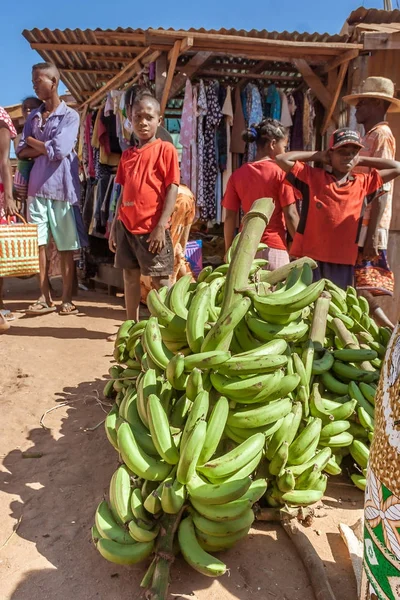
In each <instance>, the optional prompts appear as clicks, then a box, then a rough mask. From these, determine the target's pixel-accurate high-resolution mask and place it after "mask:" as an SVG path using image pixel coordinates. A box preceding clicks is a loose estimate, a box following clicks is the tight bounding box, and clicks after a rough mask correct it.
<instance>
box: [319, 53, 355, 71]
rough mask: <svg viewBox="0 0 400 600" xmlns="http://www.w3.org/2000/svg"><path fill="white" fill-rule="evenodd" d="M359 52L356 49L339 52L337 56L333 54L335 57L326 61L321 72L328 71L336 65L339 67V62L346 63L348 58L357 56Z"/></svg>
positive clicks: (351, 58)
mask: <svg viewBox="0 0 400 600" xmlns="http://www.w3.org/2000/svg"><path fill="white" fill-rule="evenodd" d="M358 54H359V51H358V50H357V49H356V50H349V51H348V52H344V53H343V54H339V56H335V58H333V59H332V60H330V61H329V62H327V63H326V64H325V66H324V68H323V69H322V72H323V73H329V71H332V70H333V69H336V68H337V67H340V65H341V64H343V63H346V62H348V61H350V60H353V59H354V58H357V56H358Z"/></svg>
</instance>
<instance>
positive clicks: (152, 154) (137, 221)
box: [109, 93, 180, 321]
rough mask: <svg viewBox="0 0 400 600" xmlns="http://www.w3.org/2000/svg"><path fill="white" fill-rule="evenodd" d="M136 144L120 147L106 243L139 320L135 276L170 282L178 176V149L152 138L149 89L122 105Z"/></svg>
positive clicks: (155, 108) (130, 310) (156, 110)
mask: <svg viewBox="0 0 400 600" xmlns="http://www.w3.org/2000/svg"><path fill="white" fill-rule="evenodd" d="M126 109H127V113H128V116H129V118H130V121H131V123H132V129H133V133H134V135H135V138H136V139H137V140H138V142H139V143H138V146H137V147H132V148H128V149H127V150H125V152H123V154H122V157H121V161H120V163H119V167H118V172H117V176H116V179H115V180H116V182H117V183H120V184H121V185H122V186H123V192H122V194H121V198H120V201H119V202H118V206H117V209H116V213H115V218H114V221H113V224H112V227H111V231H110V237H109V246H110V249H111V250H112V251H113V252H115V253H116V255H115V266H116V267H118V268H120V269H123V273H124V289H125V303H126V313H127V318H128V319H134V320H135V321H138V320H139V304H140V276H141V275H147V276H150V277H151V281H152V284H153V287H155V288H156V289H159V288H160V287H162V286H165V285H166V286H169V276H170V275H172V273H173V268H174V251H173V247H172V242H171V236H170V234H169V231H168V226H169V219H170V216H171V214H172V212H173V210H174V206H175V201H176V197H177V193H178V186H179V181H180V172H179V162H178V154H177V152H176V150H175V148H174V146H173V145H172V144H171V143H170V142H163V141H162V140H160V139H156V133H157V129H158V127H159V125H160V122H161V117H160V105H159V103H158V101H157V100H156V99H155V98H153V97H152V96H150V95H149V94H148V93H146V94H143V95H136V96H135V97H133V100H132V105H128V106H127V107H126Z"/></svg>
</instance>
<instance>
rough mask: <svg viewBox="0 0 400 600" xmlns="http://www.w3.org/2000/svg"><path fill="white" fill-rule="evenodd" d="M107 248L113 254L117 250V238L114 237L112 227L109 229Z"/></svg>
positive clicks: (113, 228)
mask: <svg viewBox="0 0 400 600" xmlns="http://www.w3.org/2000/svg"><path fill="white" fill-rule="evenodd" d="M108 247H109V248H110V250H111V252H114V254H115V252H116V250H117V237H116V235H115V227H114V225H112V226H111V229H110V235H109V237H108Z"/></svg>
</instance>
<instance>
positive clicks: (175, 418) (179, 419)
mask: <svg viewBox="0 0 400 600" xmlns="http://www.w3.org/2000/svg"><path fill="white" fill-rule="evenodd" d="M191 406H192V403H191V402H190V400H189V399H188V398H187V397H186V395H185V394H184V395H183V396H181V397H180V398H179V399H178V400H177V401H176V402H175V404H174V406H173V408H172V411H171V416H170V419H169V420H170V425H171V427H175V428H176V429H183V427H184V424H185V421H186V419H187V415H188V412H189V410H190V407H191Z"/></svg>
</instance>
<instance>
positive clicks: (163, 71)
mask: <svg viewBox="0 0 400 600" xmlns="http://www.w3.org/2000/svg"><path fill="white" fill-rule="evenodd" d="M166 77H167V53H166V52H161V54H160V56H159V57H158V58H157V61H156V90H155V92H156V98H157V100H158V101H159V102H161V98H162V94H163V90H164V86H165V80H166Z"/></svg>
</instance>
